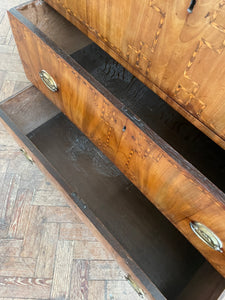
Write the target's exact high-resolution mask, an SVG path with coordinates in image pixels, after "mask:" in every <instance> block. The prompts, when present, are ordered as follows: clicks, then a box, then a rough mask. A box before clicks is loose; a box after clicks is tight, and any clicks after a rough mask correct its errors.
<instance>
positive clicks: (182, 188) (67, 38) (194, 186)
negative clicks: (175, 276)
mask: <svg viewBox="0 0 225 300" xmlns="http://www.w3.org/2000/svg"><path fill="white" fill-rule="evenodd" d="M9 17H10V21H11V26H12V29H13V33H14V36H15V39H16V42H17V46H18V49H19V52H20V56H21V59H22V62H23V65H24V69H25V72H26V74H27V77H28V79H29V80H31V82H32V83H33V84H34V85H35V86H36V87H37V88H38V89H39V90H41V91H42V92H43V94H45V95H46V96H47V97H48V98H49V99H50V100H51V101H52V102H53V103H54V104H56V106H57V107H58V108H59V109H60V110H61V111H62V112H63V113H64V114H65V115H66V116H67V117H68V118H69V119H70V120H71V121H72V122H73V123H74V124H75V125H76V126H77V127H78V128H79V130H81V131H82V132H83V133H84V134H85V135H86V136H87V137H88V138H89V139H90V140H91V141H92V142H93V143H94V144H95V145H96V146H97V147H98V148H99V149H100V150H101V151H102V152H103V153H104V154H105V155H106V156H107V157H108V158H109V159H110V160H111V161H112V162H113V163H114V164H115V165H116V166H117V167H118V168H119V169H120V171H121V172H122V173H124V174H125V175H126V176H127V178H128V179H130V180H131V181H132V183H133V184H134V185H135V186H136V187H137V188H138V189H139V190H140V191H141V192H142V193H143V194H144V195H145V196H146V197H147V198H148V199H149V200H150V201H151V202H152V203H153V204H154V205H155V206H156V207H157V208H158V209H159V210H160V211H161V212H162V213H163V214H164V215H165V216H166V217H167V218H168V219H169V220H170V221H171V222H172V223H173V224H174V225H175V226H176V227H177V228H178V229H179V230H180V231H181V232H182V233H183V234H184V235H185V237H186V238H188V239H189V241H190V242H191V243H192V244H193V245H194V246H195V247H196V248H197V249H198V250H199V251H200V252H201V253H202V254H203V255H204V256H205V257H206V258H207V259H208V260H209V261H210V263H211V264H212V265H213V266H214V267H215V268H216V269H217V270H218V271H219V272H220V273H221V274H222V275H223V276H225V252H224V248H223V247H224V245H225V222H224V220H225V195H224V191H225V180H224V177H225V165H224V162H225V153H224V151H223V150H222V149H221V148H220V147H218V146H217V145H216V144H214V143H213V142H212V141H211V140H209V139H208V138H207V137H205V136H204V135H203V134H202V133H201V132H199V131H198V130H197V129H196V128H194V127H193V126H192V125H191V124H189V123H188V122H187V121H185V120H184V119H183V118H182V117H181V116H180V115H179V114H178V113H176V112H175V111H173V110H172V109H171V108H170V107H169V106H168V105H167V104H166V103H164V102H163V101H162V100H160V98H158V97H157V96H156V95H155V94H154V93H153V92H151V91H150V90H149V89H148V88H147V87H146V86H145V85H143V84H142V83H141V82H140V81H138V80H137V79H136V78H135V77H133V76H132V75H131V74H130V73H129V72H128V71H126V70H125V69H124V68H122V66H121V65H119V64H118V63H117V62H115V61H114V60H113V59H112V58H111V57H109V56H108V54H107V53H105V52H104V51H103V50H101V49H100V48H99V47H98V46H96V45H95V44H93V43H91V41H90V40H89V39H88V38H87V37H86V36H85V35H83V34H82V33H81V32H80V31H79V30H78V29H77V28H76V27H74V26H73V25H72V24H70V23H69V22H68V21H66V19H64V18H63V17H62V16H60V15H59V14H58V13H57V12H56V11H54V10H53V9H52V8H51V7H49V6H48V5H47V4H45V3H44V2H40V1H35V2H31V3H30V4H27V5H24V6H21V7H18V8H16V9H12V10H10V12H9ZM169 144H170V145H169ZM171 146H172V147H171ZM184 157H185V158H184ZM194 166H195V167H194ZM199 171H200V172H201V173H200V172H199Z"/></svg>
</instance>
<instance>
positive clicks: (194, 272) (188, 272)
mask: <svg viewBox="0 0 225 300" xmlns="http://www.w3.org/2000/svg"><path fill="white" fill-rule="evenodd" d="M0 117H1V118H2V119H3V122H4V123H5V124H6V125H7V127H9V129H10V130H11V131H13V133H14V135H15V136H16V138H17V140H18V139H19V143H22V144H24V147H25V148H26V149H27V150H28V152H29V154H30V155H31V156H33V158H34V161H37V162H39V163H40V165H41V166H42V168H43V167H44V169H45V170H46V172H47V174H49V175H50V176H51V177H52V178H53V179H54V181H55V182H57V185H58V187H60V189H61V190H63V191H64V193H65V195H66V197H67V198H70V199H71V201H70V205H71V207H72V208H73V209H76V210H77V209H79V210H80V211H81V212H82V214H83V215H84V216H85V217H87V219H88V220H90V222H91V224H92V225H94V227H95V228H96V229H97V231H98V233H100V235H101V236H102V240H103V241H104V242H105V243H106V246H107V247H108V249H111V250H112V251H113V253H114V255H115V257H116V258H117V259H118V261H119V262H120V264H121V265H122V267H124V268H125V269H126V270H127V271H128V272H129V274H131V275H132V276H133V277H134V280H136V279H137V282H138V283H140V285H141V287H142V288H143V289H144V291H145V292H146V291H147V292H146V293H147V294H148V293H150V294H151V295H152V296H153V297H155V298H156V299H164V297H166V298H168V299H175V298H177V297H178V296H179V295H181V296H180V297H181V298H182V299H188V298H189V296H190V295H191V299H217V297H218V296H219V295H220V294H221V292H222V291H223V289H224V286H225V281H224V279H223V278H222V277H221V275H219V274H218V273H217V272H216V271H215V270H214V269H213V268H212V267H211V266H210V265H209V264H208V263H207V262H206V261H205V259H204V258H203V256H202V255H201V254H200V253H199V252H198V251H196V250H195V249H194V247H192V246H191V244H190V243H189V242H188V241H187V240H186V239H185V238H184V237H183V236H182V235H181V234H180V233H179V232H178V231H177V229H176V228H175V227H174V226H173V225H172V224H171V223H170V222H169V221H168V220H167V219H166V218H165V217H164V216H163V215H162V214H161V213H160V212H159V211H158V210H157V209H156V208H155V207H154V205H152V204H151V203H150V202H149V201H148V199H146V198H145V197H144V196H143V194H141V192H140V191H139V190H138V189H137V188H136V187H135V186H134V185H133V184H132V183H131V182H130V181H129V180H128V179H127V178H126V177H125V176H124V175H123V174H122V173H121V172H120V171H119V170H118V169H117V168H116V167H115V166H114V165H113V164H112V163H111V162H110V161H109V160H108V159H107V158H106V157H105V156H104V155H103V154H102V152H101V151H100V150H98V149H97V148H96V147H95V146H94V145H93V144H92V143H91V142H90V141H89V140H88V139H87V138H86V137H85V136H84V135H83V134H82V133H81V132H80V131H79V130H78V129H77V128H76V127H75V126H74V125H73V124H72V123H71V122H70V121H69V120H68V119H67V118H66V117H65V116H64V115H63V114H62V113H59V112H58V110H57V109H56V108H55V106H54V105H53V104H51V103H50V102H49V101H48V100H47V99H46V98H45V97H44V96H43V95H42V94H41V93H40V92H39V91H38V90H37V89H36V88H34V87H30V88H29V89H27V90H25V91H24V92H22V93H21V94H19V95H17V96H15V97H14V98H12V99H9V100H8V101H6V102H4V103H3V104H1V106H0ZM92 229H93V228H92ZM206 274H210V275H209V276H210V277H209V276H208V275H206ZM208 278H211V279H210V281H208ZM206 281H207V282H206ZM193 287H194V288H193ZM206 292H207V294H205V293H206ZM196 295H197V297H196ZM198 295H205V296H204V298H199V297H198ZM207 295H209V297H211V296H210V295H212V296H213V298H212V297H211V298H207V297H208V296H207ZM206 296H207V297H206ZM185 297H186V298H185ZM189 299H190V298H189Z"/></svg>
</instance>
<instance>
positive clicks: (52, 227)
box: [35, 223, 59, 278]
mask: <svg viewBox="0 0 225 300" xmlns="http://www.w3.org/2000/svg"><path fill="white" fill-rule="evenodd" d="M58 235H59V224H57V223H50V224H49V223H45V224H43V230H42V235H41V242H40V248H39V253H38V257H37V266H36V271H35V277H41V278H45V277H47V278H52V277H53V271H54V262H55V255H56V246H57V241H58Z"/></svg>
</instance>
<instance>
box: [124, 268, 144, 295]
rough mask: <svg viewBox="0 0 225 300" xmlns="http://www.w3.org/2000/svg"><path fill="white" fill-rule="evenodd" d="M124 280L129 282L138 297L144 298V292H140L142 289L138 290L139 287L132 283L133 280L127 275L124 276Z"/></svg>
mask: <svg viewBox="0 0 225 300" xmlns="http://www.w3.org/2000/svg"><path fill="white" fill-rule="evenodd" d="M125 279H126V280H127V281H128V282H129V284H130V285H131V286H132V288H133V289H134V290H135V292H136V293H137V294H138V296H139V297H141V298H144V292H143V291H142V289H140V288H139V286H138V285H137V284H136V283H135V282H134V280H133V279H132V278H131V276H130V275H129V274H127V275H126V276H125Z"/></svg>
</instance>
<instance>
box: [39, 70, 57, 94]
mask: <svg viewBox="0 0 225 300" xmlns="http://www.w3.org/2000/svg"><path fill="white" fill-rule="evenodd" d="M39 76H40V78H41V80H42V81H43V82H44V84H45V85H46V86H47V88H48V89H49V90H50V91H52V92H57V90H58V87H57V84H56V83H55V80H54V79H53V78H52V76H51V75H49V74H48V72H46V71H45V70H41V71H40V72H39Z"/></svg>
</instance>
